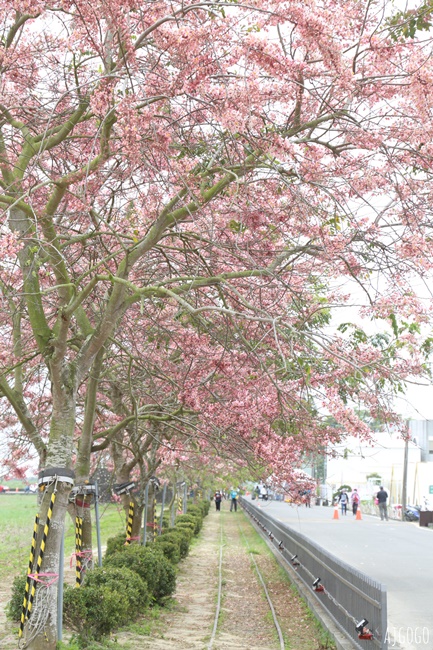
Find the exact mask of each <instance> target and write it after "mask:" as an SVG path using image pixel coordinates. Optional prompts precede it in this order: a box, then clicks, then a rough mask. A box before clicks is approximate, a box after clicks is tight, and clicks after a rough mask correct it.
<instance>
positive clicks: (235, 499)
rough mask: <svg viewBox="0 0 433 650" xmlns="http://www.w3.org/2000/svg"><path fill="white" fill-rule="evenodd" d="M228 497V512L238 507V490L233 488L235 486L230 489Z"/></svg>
mask: <svg viewBox="0 0 433 650" xmlns="http://www.w3.org/2000/svg"><path fill="white" fill-rule="evenodd" d="M230 499H231V501H230V512H232V510H234V511H235V512H236V511H237V509H238V491H237V490H235V488H232V489H231V490H230Z"/></svg>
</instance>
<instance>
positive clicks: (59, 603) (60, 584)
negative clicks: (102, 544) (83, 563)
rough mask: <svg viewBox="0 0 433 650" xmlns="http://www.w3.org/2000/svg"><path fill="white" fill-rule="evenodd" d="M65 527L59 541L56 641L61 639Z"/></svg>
mask: <svg viewBox="0 0 433 650" xmlns="http://www.w3.org/2000/svg"><path fill="white" fill-rule="evenodd" d="M64 555H65V528H64V527H63V531H62V539H61V542H60V558H59V581H58V583H57V641H61V640H62V639H63V579H64V573H65V571H64V569H65V558H64Z"/></svg>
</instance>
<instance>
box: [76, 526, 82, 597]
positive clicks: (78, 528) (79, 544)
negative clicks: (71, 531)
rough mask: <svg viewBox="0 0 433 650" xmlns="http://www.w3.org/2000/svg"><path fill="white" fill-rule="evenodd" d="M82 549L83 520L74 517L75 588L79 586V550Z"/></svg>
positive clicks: (80, 570)
mask: <svg viewBox="0 0 433 650" xmlns="http://www.w3.org/2000/svg"><path fill="white" fill-rule="evenodd" d="M82 547H83V518H82V517H78V515H77V516H76V517H75V586H76V587H80V586H81V576H82V565H81V550H82Z"/></svg>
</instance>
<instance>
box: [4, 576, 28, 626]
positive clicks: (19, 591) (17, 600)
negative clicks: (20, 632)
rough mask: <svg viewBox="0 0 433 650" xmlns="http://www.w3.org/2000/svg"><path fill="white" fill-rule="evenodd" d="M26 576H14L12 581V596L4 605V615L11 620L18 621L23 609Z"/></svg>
mask: <svg viewBox="0 0 433 650" xmlns="http://www.w3.org/2000/svg"><path fill="white" fill-rule="evenodd" d="M26 582H27V576H26V575H22V576H15V578H14V581H13V583H12V598H11V599H10V601H9V602H8V603H7V605H6V610H5V611H6V616H7V617H8V619H10V620H11V621H19V620H20V619H21V612H22V610H23V600H24V594H25V589H26Z"/></svg>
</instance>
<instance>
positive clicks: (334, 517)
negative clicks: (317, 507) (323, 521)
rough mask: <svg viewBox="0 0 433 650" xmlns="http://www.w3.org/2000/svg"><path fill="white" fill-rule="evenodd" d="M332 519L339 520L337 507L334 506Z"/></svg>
mask: <svg viewBox="0 0 433 650" xmlns="http://www.w3.org/2000/svg"><path fill="white" fill-rule="evenodd" d="M333 519H339V516H338V506H335V507H334V516H333Z"/></svg>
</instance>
